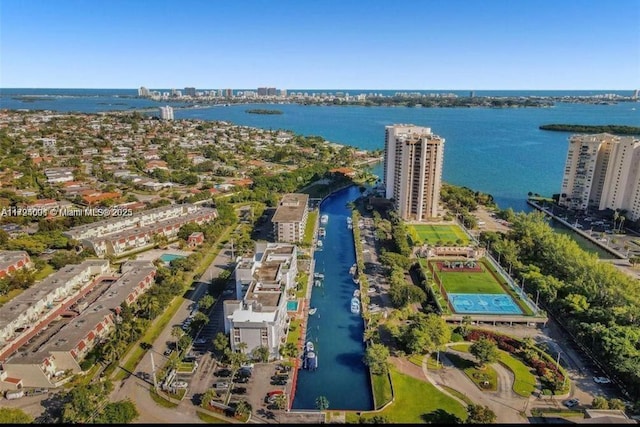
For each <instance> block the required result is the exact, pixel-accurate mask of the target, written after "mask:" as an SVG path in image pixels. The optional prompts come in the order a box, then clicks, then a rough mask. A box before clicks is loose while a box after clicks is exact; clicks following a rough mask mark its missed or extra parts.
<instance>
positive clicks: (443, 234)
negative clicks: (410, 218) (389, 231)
mask: <svg viewBox="0 0 640 427" xmlns="http://www.w3.org/2000/svg"><path fill="white" fill-rule="evenodd" d="M407 228H408V229H409V234H410V235H411V236H414V238H416V240H417V241H415V242H414V244H423V243H427V244H429V245H435V244H437V243H438V242H441V243H442V244H448V245H453V244H456V243H457V241H458V240H461V244H462V245H463V246H466V245H468V244H469V238H468V237H467V235H466V234H465V233H464V231H462V229H461V228H460V227H458V226H457V225H453V224H447V225H443V224H415V225H414V224H411V225H407Z"/></svg>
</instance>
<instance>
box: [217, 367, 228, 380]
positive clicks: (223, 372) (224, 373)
mask: <svg viewBox="0 0 640 427" xmlns="http://www.w3.org/2000/svg"><path fill="white" fill-rule="evenodd" d="M213 375H215V376H216V377H222V378H226V377H230V376H231V370H230V369H227V368H222V369H218V370H217V371H216V372H214V374H213Z"/></svg>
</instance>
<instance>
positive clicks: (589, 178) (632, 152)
mask: <svg viewBox="0 0 640 427" xmlns="http://www.w3.org/2000/svg"><path fill="white" fill-rule="evenodd" d="M559 204H560V205H561V206H564V207H567V208H570V209H575V210H587V209H595V210H604V209H614V210H615V209H619V210H626V211H627V213H626V218H627V219H628V220H631V221H635V220H637V219H638V218H640V140H638V139H636V138H633V137H630V136H627V137H621V136H614V135H611V134H608V133H601V134H596V135H572V136H571V137H570V138H569V150H568V152H567V161H566V164H565V169H564V177H563V180H562V189H561V192H560V199H559Z"/></svg>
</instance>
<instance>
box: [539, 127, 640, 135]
mask: <svg viewBox="0 0 640 427" xmlns="http://www.w3.org/2000/svg"><path fill="white" fill-rule="evenodd" d="M540 129H542V130H554V131H560V132H575V133H610V134H613V135H640V127H637V126H624V125H567V124H550V125H542V126H540Z"/></svg>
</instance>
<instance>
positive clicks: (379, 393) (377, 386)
mask: <svg viewBox="0 0 640 427" xmlns="http://www.w3.org/2000/svg"><path fill="white" fill-rule="evenodd" d="M371 383H372V385H373V400H374V405H375V408H376V409H379V408H382V407H383V406H384V405H386V404H387V403H388V402H390V401H391V398H392V397H393V396H392V395H391V384H390V383H389V377H388V376H387V375H371Z"/></svg>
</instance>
